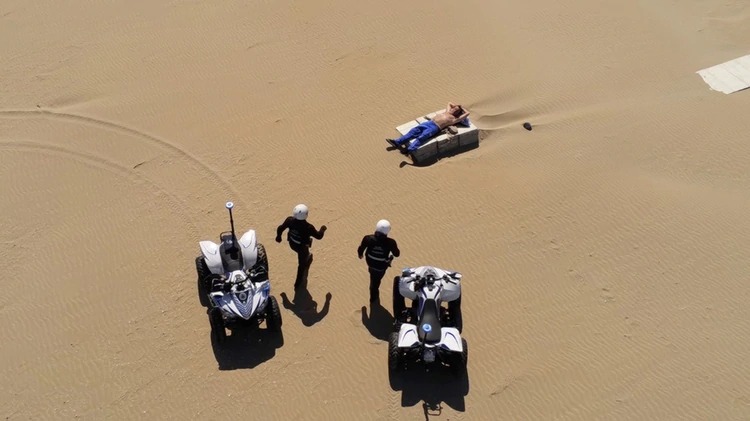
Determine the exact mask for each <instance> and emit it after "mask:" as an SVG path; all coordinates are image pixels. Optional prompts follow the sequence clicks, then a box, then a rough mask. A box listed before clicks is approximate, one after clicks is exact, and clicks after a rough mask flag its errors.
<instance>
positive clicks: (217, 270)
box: [198, 240, 224, 275]
mask: <svg viewBox="0 0 750 421" xmlns="http://www.w3.org/2000/svg"><path fill="white" fill-rule="evenodd" d="M198 244H199V245H200V248H201V253H203V258H204V259H206V265H207V266H208V270H210V271H211V273H213V274H215V275H223V274H224V265H223V264H222V263H221V255H220V254H219V245H218V244H216V243H214V242H213V241H208V240H204V241H199V242H198Z"/></svg>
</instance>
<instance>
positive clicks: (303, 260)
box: [292, 245, 310, 289]
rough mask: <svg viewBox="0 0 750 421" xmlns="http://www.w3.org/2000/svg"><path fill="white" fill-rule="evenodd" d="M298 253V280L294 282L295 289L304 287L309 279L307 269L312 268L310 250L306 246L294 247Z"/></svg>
mask: <svg viewBox="0 0 750 421" xmlns="http://www.w3.org/2000/svg"><path fill="white" fill-rule="evenodd" d="M292 250H294V251H295V252H296V253H297V278H296V279H295V280H294V289H297V288H299V287H301V286H302V284H303V283H304V282H305V281H306V278H307V269H308V268H309V266H310V249H309V248H308V247H306V246H302V245H298V246H295V247H292Z"/></svg>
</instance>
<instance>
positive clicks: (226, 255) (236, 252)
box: [219, 233, 242, 272]
mask: <svg viewBox="0 0 750 421" xmlns="http://www.w3.org/2000/svg"><path fill="white" fill-rule="evenodd" d="M219 255H220V256H221V264H222V265H223V266H224V271H225V272H233V271H235V270H242V250H241V249H240V246H239V245H238V244H235V243H234V242H233V241H232V233H225V234H222V235H221V245H220V246H219Z"/></svg>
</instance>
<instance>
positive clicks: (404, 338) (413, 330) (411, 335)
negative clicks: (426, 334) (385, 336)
mask: <svg viewBox="0 0 750 421" xmlns="http://www.w3.org/2000/svg"><path fill="white" fill-rule="evenodd" d="M417 343H419V336H418V335H417V326H416V325H413V324H411V323H404V324H402V325H401V329H400V330H399V332H398V347H399V348H409V347H411V346H413V345H415V344H417Z"/></svg>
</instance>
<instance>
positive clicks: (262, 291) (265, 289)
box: [253, 281, 271, 314]
mask: <svg viewBox="0 0 750 421" xmlns="http://www.w3.org/2000/svg"><path fill="white" fill-rule="evenodd" d="M256 285H257V286H256V287H257V288H258V289H257V291H258V292H257V293H256V294H255V297H254V300H255V303H254V304H255V305H254V308H255V310H253V311H254V313H255V314H258V313H260V312H262V311H263V310H265V309H266V305H268V296H269V295H270V294H271V282H269V281H263V282H260V283H258V284H256Z"/></svg>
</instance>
